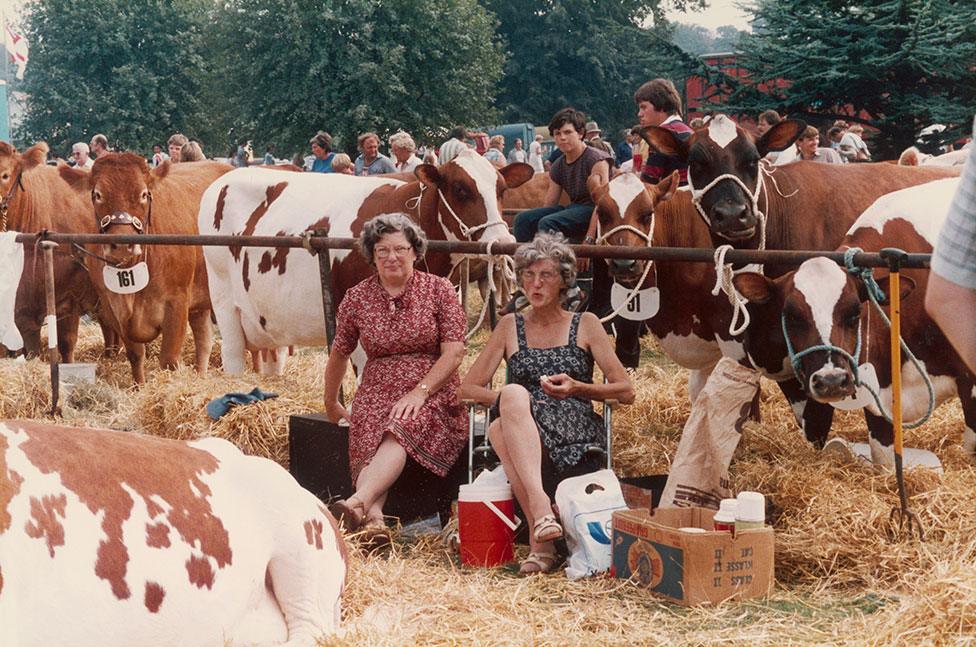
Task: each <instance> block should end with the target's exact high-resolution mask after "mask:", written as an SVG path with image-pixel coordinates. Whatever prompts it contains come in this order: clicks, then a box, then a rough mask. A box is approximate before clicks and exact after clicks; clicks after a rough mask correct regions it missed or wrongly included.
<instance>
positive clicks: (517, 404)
mask: <svg viewBox="0 0 976 647" xmlns="http://www.w3.org/2000/svg"><path fill="white" fill-rule="evenodd" d="M499 409H500V412H501V417H500V419H499V420H496V421H495V422H493V423H492V425H491V427H490V428H489V431H488V437H489V439H490V440H491V444H492V447H494V448H495V452H496V453H497V454H498V458H499V459H501V462H502V465H504V466H505V473H506V475H507V476H508V480H509V483H511V484H512V492H513V493H514V494H515V497H516V499H518V502H519V504H520V505H521V506H522V510H523V512H525V515H526V517H527V519H526V520H527V521H528V524H529V546H530V549H531V550H532V551H533V552H553V547H552V542H536V541H535V538H534V536H533V534H534V533H533V532H532V527H533V525H534V524H535V522H536V520H537V519H539V518H540V517H543V516H545V515H547V514H552V503H551V502H550V500H549V495H547V494H546V491H545V489H543V487H542V441H541V440H540V439H539V429H538V428H537V427H536V426H535V422H534V421H533V419H532V412H531V409H530V406H529V392H528V391H526V390H525V388H524V387H522V386H520V385H517V384H509V385H507V386H505V387H504V388H503V389H502V395H501V399H500V401H499Z"/></svg>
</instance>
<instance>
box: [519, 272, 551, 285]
mask: <svg viewBox="0 0 976 647" xmlns="http://www.w3.org/2000/svg"><path fill="white" fill-rule="evenodd" d="M559 276H560V275H559V273H558V272H550V271H549V270H543V271H541V272H539V273H538V274H536V273H535V272H532V271H530V270H525V271H523V272H522V280H523V281H525V282H526V283H532V282H533V281H535V280H536V279H539V280H540V281H542V282H543V283H552V282H553V281H555V280H556V279H558V278H559Z"/></svg>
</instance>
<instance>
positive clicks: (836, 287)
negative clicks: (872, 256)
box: [733, 258, 914, 402]
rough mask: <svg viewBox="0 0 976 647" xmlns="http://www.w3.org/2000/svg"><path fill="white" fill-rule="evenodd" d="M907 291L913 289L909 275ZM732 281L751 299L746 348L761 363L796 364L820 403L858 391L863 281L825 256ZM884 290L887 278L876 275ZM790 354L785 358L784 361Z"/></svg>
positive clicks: (806, 387)
mask: <svg viewBox="0 0 976 647" xmlns="http://www.w3.org/2000/svg"><path fill="white" fill-rule="evenodd" d="M904 279H905V280H904V287H903V288H902V292H903V294H904V295H907V294H908V292H910V291H911V290H912V288H913V287H914V282H912V281H911V280H910V279H908V277H904ZM733 282H734V284H735V287H736V288H737V289H738V290H739V292H740V293H741V294H742V295H743V296H744V297H746V298H747V299H748V300H749V302H750V306H749V310H750V314H752V315H753V316H752V321H751V322H750V324H749V329H748V332H747V335H746V342H745V346H746V352H748V353H749V354H750V355H751V356H753V359H754V361H756V360H757V363H761V362H763V360H764V359H766V360H767V363H766V364H765V365H763V364H761V365H763V366H764V367H767V368H768V367H769V365H771V364H775V361H776V360H777V358H778V359H779V360H780V361H781V363H782V365H783V367H784V368H786V370H789V368H788V366H789V365H792V370H793V372H794V374H795V375H796V378H797V379H798V380H799V381H800V384H801V385H802V386H803V389H804V391H806V393H807V395H809V396H810V397H811V398H813V399H814V400H817V401H818V402H836V401H838V400H842V399H843V398H846V397H848V396H850V395H853V394H854V391H855V389H856V387H857V384H856V382H857V367H856V366H855V363H856V362H860V361H861V360H860V357H859V355H862V353H861V351H862V349H863V337H864V334H865V333H866V332H867V331H865V330H863V329H862V326H866V325H867V324H866V323H862V318H861V315H862V313H863V312H864V311H865V309H866V307H867V306H866V305H865V302H866V301H867V300H868V294H867V289H866V288H865V285H864V282H863V281H861V280H860V279H859V278H855V277H853V276H851V275H850V274H848V273H847V272H846V271H845V270H844V269H843V268H842V267H840V266H839V265H837V264H836V263H834V262H833V261H831V260H829V259H826V258H813V259H810V260H808V261H805V262H804V263H803V264H802V265H800V267H799V268H797V270H796V271H795V272H790V273H789V274H786V275H784V276H782V277H780V278H778V279H770V278H767V277H765V276H763V275H762V274H756V273H753V272H744V273H742V274H738V275H737V276H736V277H735V278H734V279H733ZM877 282H878V285H879V286H880V287H881V289H882V290H883V291H885V293H887V288H888V277H887V276H884V277H881V278H878V279H877ZM784 358H785V359H784Z"/></svg>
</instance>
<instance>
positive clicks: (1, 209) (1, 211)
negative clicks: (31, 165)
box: [0, 171, 27, 231]
mask: <svg viewBox="0 0 976 647" xmlns="http://www.w3.org/2000/svg"><path fill="white" fill-rule="evenodd" d="M23 177H24V172H23V171H18V172H17V179H16V180H15V181H14V183H13V185H11V187H10V191H8V192H7V195H5V196H4V197H3V199H2V200H0V231H7V211H9V210H10V201H11V200H12V199H13V197H14V192H15V191H17V187H20V190H21V192H26V191H27V189H25V188H24V182H23Z"/></svg>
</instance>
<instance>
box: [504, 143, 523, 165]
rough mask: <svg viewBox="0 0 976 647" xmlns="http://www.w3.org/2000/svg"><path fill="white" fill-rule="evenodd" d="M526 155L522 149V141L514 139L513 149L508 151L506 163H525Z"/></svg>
mask: <svg viewBox="0 0 976 647" xmlns="http://www.w3.org/2000/svg"><path fill="white" fill-rule="evenodd" d="M526 159H527V155H526V154H525V149H524V148H522V140H521V139H518V138H516V139H515V148H513V149H512V150H510V151H508V163H509V164H514V163H515V162H525V161H526Z"/></svg>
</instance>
